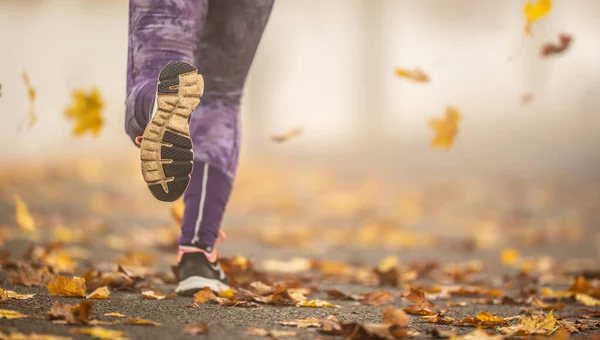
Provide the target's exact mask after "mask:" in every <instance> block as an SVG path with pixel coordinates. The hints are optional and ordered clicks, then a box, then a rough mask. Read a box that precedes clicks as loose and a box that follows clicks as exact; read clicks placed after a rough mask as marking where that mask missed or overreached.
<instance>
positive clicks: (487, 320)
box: [458, 312, 508, 328]
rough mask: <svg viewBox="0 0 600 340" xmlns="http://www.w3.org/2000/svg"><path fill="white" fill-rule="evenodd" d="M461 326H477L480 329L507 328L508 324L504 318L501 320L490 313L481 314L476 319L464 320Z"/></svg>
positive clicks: (460, 322) (460, 323)
mask: <svg viewBox="0 0 600 340" xmlns="http://www.w3.org/2000/svg"><path fill="white" fill-rule="evenodd" d="M458 325H460V326H476V327H480V328H493V327H498V326H506V325H508V322H506V320H504V319H503V318H499V317H497V316H495V315H493V314H491V313H488V312H481V313H479V315H477V316H476V317H474V318H464V319H462V320H460V321H459V323H458Z"/></svg>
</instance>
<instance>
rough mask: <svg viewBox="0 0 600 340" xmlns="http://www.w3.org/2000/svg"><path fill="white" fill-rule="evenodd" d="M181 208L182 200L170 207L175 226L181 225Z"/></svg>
mask: <svg viewBox="0 0 600 340" xmlns="http://www.w3.org/2000/svg"><path fill="white" fill-rule="evenodd" d="M183 208H184V206H183V199H180V200H177V202H175V204H173V205H172V206H171V216H173V218H174V219H175V222H177V224H181V221H182V220H183Z"/></svg>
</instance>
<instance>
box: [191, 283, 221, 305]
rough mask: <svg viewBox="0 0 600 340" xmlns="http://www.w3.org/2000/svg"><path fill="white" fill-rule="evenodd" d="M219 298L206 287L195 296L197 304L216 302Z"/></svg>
mask: <svg viewBox="0 0 600 340" xmlns="http://www.w3.org/2000/svg"><path fill="white" fill-rule="evenodd" d="M216 299H217V296H216V295H215V294H214V293H213V291H212V290H211V289H210V288H209V287H204V289H202V290H200V291H198V292H197V293H196V294H194V302H195V303H206V302H209V301H215V300H216Z"/></svg>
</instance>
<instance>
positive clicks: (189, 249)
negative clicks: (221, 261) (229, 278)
mask: <svg viewBox="0 0 600 340" xmlns="http://www.w3.org/2000/svg"><path fill="white" fill-rule="evenodd" d="M226 239H227V234H225V232H224V231H222V230H219V237H218V238H217V240H216V241H215V243H216V244H219V243H222V242H224V241H225V240H226ZM185 253H204V255H205V256H206V258H207V259H208V261H210V262H213V263H214V262H217V248H216V247H214V248H213V250H212V251H211V252H210V253H209V252H207V251H206V250H204V249H202V248H196V247H193V246H179V254H178V255H177V263H179V262H181V258H182V257H183V254H185Z"/></svg>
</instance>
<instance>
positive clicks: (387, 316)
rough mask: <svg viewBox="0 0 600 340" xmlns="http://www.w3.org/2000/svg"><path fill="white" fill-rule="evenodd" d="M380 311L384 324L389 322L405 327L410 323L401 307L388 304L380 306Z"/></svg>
mask: <svg viewBox="0 0 600 340" xmlns="http://www.w3.org/2000/svg"><path fill="white" fill-rule="evenodd" d="M380 311H381V313H382V314H383V323H384V324H390V325H394V326H400V327H407V326H408V325H409V324H410V318H409V317H408V315H406V313H404V311H402V310H401V309H398V308H395V307H394V306H391V305H388V306H385V307H381V309H380Z"/></svg>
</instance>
